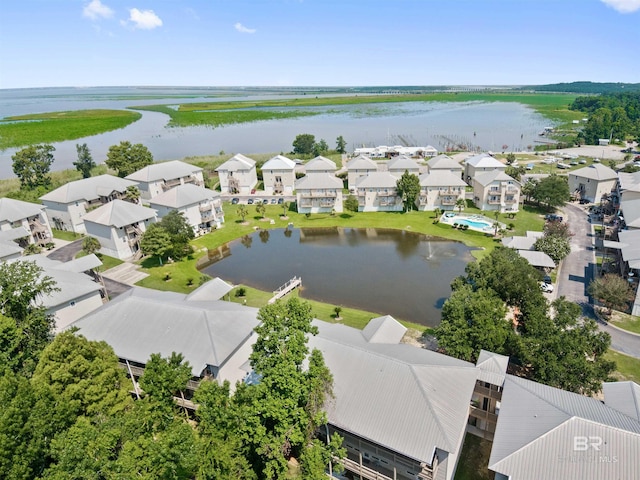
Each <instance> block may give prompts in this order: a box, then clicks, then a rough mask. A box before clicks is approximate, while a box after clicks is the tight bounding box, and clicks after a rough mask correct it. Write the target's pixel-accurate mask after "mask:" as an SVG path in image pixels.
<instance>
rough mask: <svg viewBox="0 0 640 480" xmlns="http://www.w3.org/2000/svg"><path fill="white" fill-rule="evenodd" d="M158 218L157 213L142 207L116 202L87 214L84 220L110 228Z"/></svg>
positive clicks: (122, 201) (120, 201) (121, 201)
mask: <svg viewBox="0 0 640 480" xmlns="http://www.w3.org/2000/svg"><path fill="white" fill-rule="evenodd" d="M155 216H156V211H155V210H153V209H151V208H147V207H143V206H142V205H138V204H134V203H130V202H125V201H124V200H114V201H112V202H109V203H106V204H104V205H102V206H101V207H98V208H96V209H95V210H92V211H90V212H89V213H86V214H85V215H84V216H83V217H82V220H83V221H84V222H93V223H98V224H100V225H107V226H110V227H117V228H120V227H124V226H126V225H132V224H134V223H136V222H141V221H143V220H147V219H150V218H154V217H155Z"/></svg>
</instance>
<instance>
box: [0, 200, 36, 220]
mask: <svg viewBox="0 0 640 480" xmlns="http://www.w3.org/2000/svg"><path fill="white" fill-rule="evenodd" d="M43 210H44V207H43V206H42V205H38V204H36V203H30V202H23V201H22V200H14V199H13V198H6V197H5V198H0V222H3V221H9V222H16V221H18V220H22V219H24V218H28V217H33V216H35V215H39V214H40V213H41V212H42V211H43Z"/></svg>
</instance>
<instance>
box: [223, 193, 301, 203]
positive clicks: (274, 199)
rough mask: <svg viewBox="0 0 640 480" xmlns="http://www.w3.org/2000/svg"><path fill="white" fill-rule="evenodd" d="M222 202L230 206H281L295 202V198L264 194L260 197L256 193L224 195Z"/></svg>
mask: <svg viewBox="0 0 640 480" xmlns="http://www.w3.org/2000/svg"><path fill="white" fill-rule="evenodd" d="M222 200H223V201H225V202H230V203H231V204H232V205H238V204H242V205H258V204H260V203H262V204H263V205H282V204H283V203H284V202H295V200H296V197H295V196H293V195H275V196H274V195H267V194H265V193H264V192H263V194H262V195H261V194H260V192H256V193H255V194H252V195H231V194H224V195H222Z"/></svg>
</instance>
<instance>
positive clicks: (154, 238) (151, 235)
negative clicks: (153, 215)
mask: <svg viewBox="0 0 640 480" xmlns="http://www.w3.org/2000/svg"><path fill="white" fill-rule="evenodd" d="M172 249H173V244H172V243H171V236H170V235H169V234H168V233H167V231H166V230H165V229H164V228H162V226H160V224H158V223H152V224H151V225H149V226H148V227H147V230H146V231H145V232H144V233H143V234H142V238H141V239H140V250H141V251H142V253H143V254H145V255H151V256H153V257H158V263H159V264H160V265H162V257H164V256H165V255H167V254H168V253H169V252H170V251H171V250H172Z"/></svg>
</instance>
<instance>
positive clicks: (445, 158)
mask: <svg viewBox="0 0 640 480" xmlns="http://www.w3.org/2000/svg"><path fill="white" fill-rule="evenodd" d="M427 166H428V167H429V170H456V171H459V170H462V165H460V164H459V163H458V162H456V161H455V160H454V159H453V158H451V157H450V156H449V155H445V154H444V153H441V154H440V155H438V156H435V157H433V158H432V159H431V160H429V161H428V162H427Z"/></svg>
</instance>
